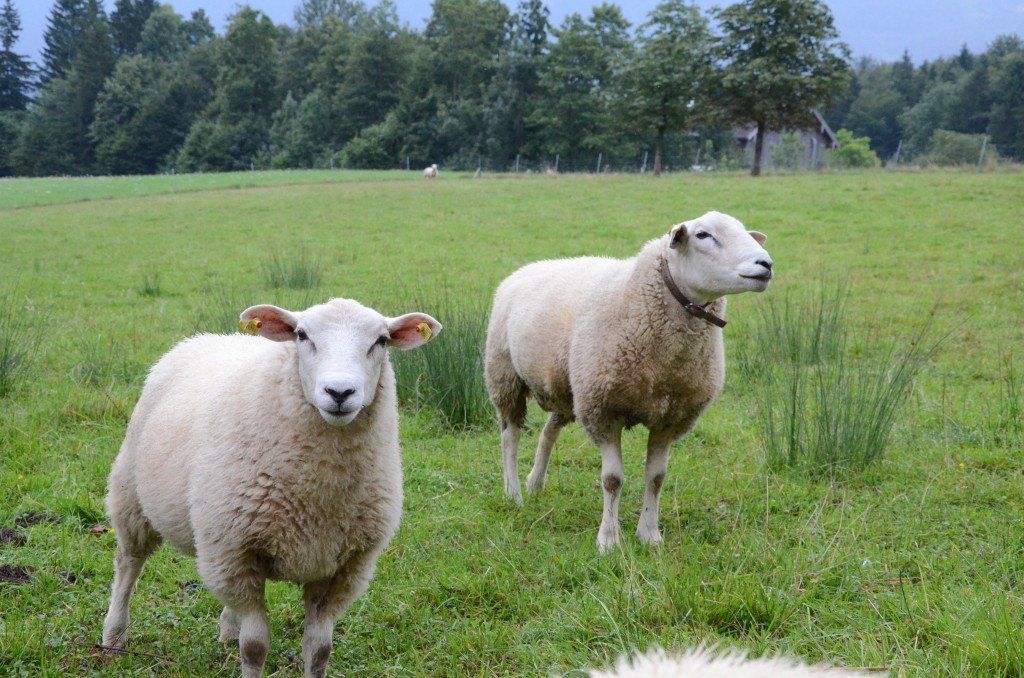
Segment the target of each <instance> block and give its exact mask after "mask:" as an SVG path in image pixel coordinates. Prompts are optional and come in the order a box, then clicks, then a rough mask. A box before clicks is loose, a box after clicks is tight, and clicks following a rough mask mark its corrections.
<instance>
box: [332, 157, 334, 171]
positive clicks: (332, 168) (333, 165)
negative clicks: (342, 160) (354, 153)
mask: <svg viewBox="0 0 1024 678" xmlns="http://www.w3.org/2000/svg"><path fill="white" fill-rule="evenodd" d="M331 171H332V172H333V171H334V156H333V155H332V156H331Z"/></svg>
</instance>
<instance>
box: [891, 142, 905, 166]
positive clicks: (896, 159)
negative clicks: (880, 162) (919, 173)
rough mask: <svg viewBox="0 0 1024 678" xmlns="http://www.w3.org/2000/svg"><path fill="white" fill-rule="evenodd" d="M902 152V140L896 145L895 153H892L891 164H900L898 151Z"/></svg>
mask: <svg viewBox="0 0 1024 678" xmlns="http://www.w3.org/2000/svg"><path fill="white" fill-rule="evenodd" d="M902 150H903V139H900V142H899V143H898V144H896V152H895V153H893V155H892V164H893V165H898V164H900V151H902Z"/></svg>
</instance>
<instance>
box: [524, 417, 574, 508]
mask: <svg viewBox="0 0 1024 678" xmlns="http://www.w3.org/2000/svg"><path fill="white" fill-rule="evenodd" d="M566 423H568V422H567V421H566V420H565V419H564V418H563V417H562V416H560V415H558V414H556V413H555V412H552V413H551V414H550V415H548V422H547V423H546V424H545V425H544V430H543V431H541V434H540V440H539V441H538V442H537V456H535V457H534V458H533V469H532V470H531V471H530V475H528V476H527V477H526V491H527V492H529V493H530V494H534V493H536V492H540V491H541V490H542V489H543V488H544V475H545V474H546V473H547V470H548V461H550V459H551V450H552V449H553V448H554V447H555V441H557V440H558V434H559V433H561V432H562V429H563V428H564V427H565V425H566Z"/></svg>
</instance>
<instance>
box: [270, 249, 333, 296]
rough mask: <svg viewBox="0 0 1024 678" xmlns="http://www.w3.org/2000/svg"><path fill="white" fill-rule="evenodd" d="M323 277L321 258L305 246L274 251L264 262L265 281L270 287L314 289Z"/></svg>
mask: <svg viewBox="0 0 1024 678" xmlns="http://www.w3.org/2000/svg"><path fill="white" fill-rule="evenodd" d="M323 277H324V273H323V263H322V262H321V261H320V258H319V257H316V256H314V255H312V254H310V252H309V250H307V249H305V248H298V249H295V250H286V251H284V252H274V253H273V254H271V255H270V257H268V258H267V259H266V260H265V261H264V262H263V282H264V283H265V284H266V286H267V287H269V288H273V289H293V290H308V289H314V288H316V287H318V286H319V285H320V281H321V280H323Z"/></svg>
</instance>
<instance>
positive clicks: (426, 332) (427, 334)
mask: <svg viewBox="0 0 1024 678" xmlns="http://www.w3.org/2000/svg"><path fill="white" fill-rule="evenodd" d="M416 331H417V332H419V333H420V334H421V335H423V341H430V338H431V337H432V336H434V330H432V329H430V325H428V324H427V323H420V324H419V325H417V326H416Z"/></svg>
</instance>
